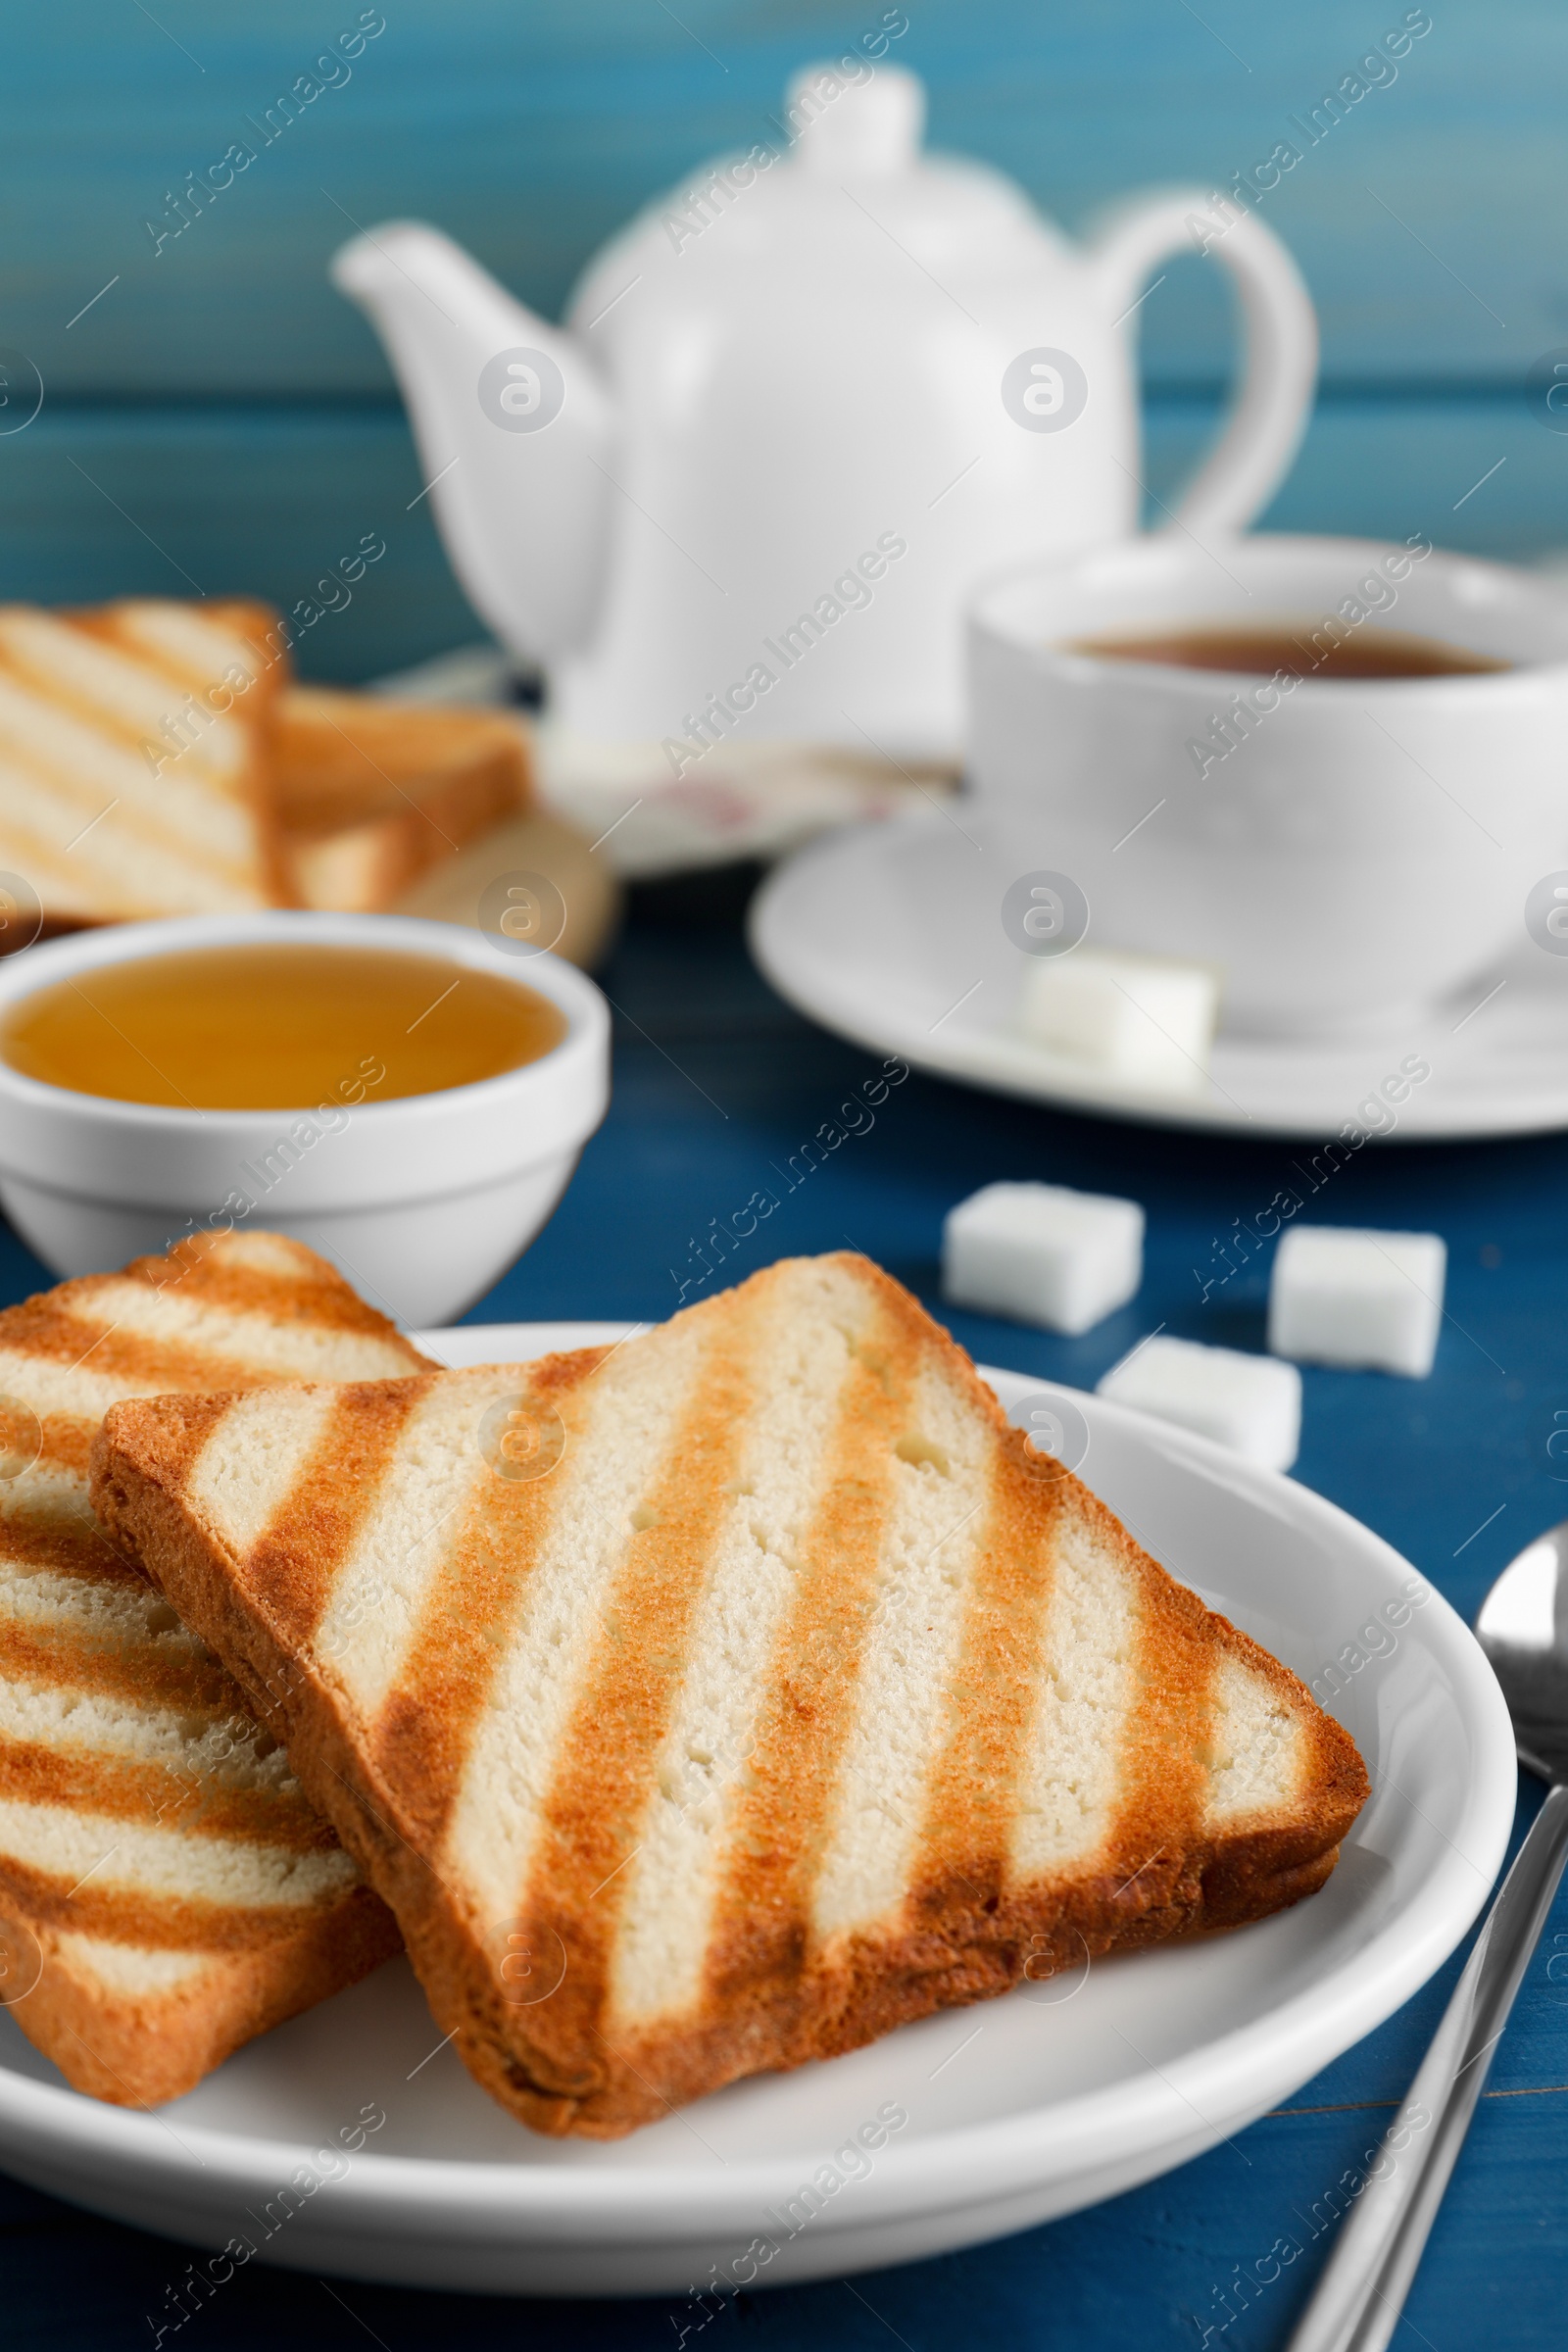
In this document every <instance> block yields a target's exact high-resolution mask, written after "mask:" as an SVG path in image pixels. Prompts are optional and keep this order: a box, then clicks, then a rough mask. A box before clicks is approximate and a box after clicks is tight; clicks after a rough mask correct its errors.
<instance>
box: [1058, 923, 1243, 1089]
mask: <svg viewBox="0 0 1568 2352" xmlns="http://www.w3.org/2000/svg"><path fill="white" fill-rule="evenodd" d="M1218 1015H1219V981H1218V978H1217V976H1216V975H1215V974H1214V973H1213V972H1212V971H1210V970H1208V969H1207V968H1206V967H1205V966H1204V965H1202V964H1200V963H1176V962H1171V961H1168V960H1166V959H1165V958H1163V957H1160V956H1123V955H1118V954H1115V953H1113V952H1112V951H1111V950H1110V949H1108V948H1089V947H1083V948H1075V949H1074V950H1073V951H1072V953H1071V954H1070V955H1066V956H1040V957H1038V958H1035V959H1032V960H1031V961H1030V963H1029V965H1028V968H1027V970H1026V971H1025V973H1024V982H1023V996H1022V1000H1021V1002H1020V1005H1019V1008H1018V1018H1019V1021H1020V1024H1021V1026H1022V1028H1023V1029H1024V1031H1025V1033H1026V1034H1027V1035H1028V1036H1030V1037H1032V1038H1033V1039H1034V1040H1035V1041H1036V1043H1037V1044H1039V1045H1042V1046H1050V1047H1051V1048H1052V1050H1053V1051H1054V1053H1057V1054H1066V1055H1068V1056H1069V1057H1070V1058H1071V1059H1073V1060H1074V1061H1081V1062H1086V1063H1089V1064H1091V1065H1093V1066H1095V1067H1097V1068H1099V1069H1101V1070H1103V1071H1104V1072H1105V1073H1106V1075H1107V1076H1112V1077H1117V1078H1123V1079H1126V1080H1127V1081H1129V1083H1131V1084H1134V1085H1141V1086H1152V1087H1157V1088H1160V1089H1163V1090H1167V1091H1168V1090H1170V1089H1173V1088H1175V1089H1191V1088H1193V1087H1195V1086H1199V1085H1201V1083H1202V1080H1203V1078H1204V1076H1205V1074H1206V1072H1207V1069H1208V1057H1209V1053H1210V1050H1211V1048H1212V1046H1213V1042H1214V1024H1215V1021H1216V1020H1217V1018H1218Z"/></svg>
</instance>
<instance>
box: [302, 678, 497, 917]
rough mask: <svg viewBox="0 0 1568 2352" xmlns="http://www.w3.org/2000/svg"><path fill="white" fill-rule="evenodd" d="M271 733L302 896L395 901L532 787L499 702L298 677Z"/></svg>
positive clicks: (341, 904)
mask: <svg viewBox="0 0 1568 2352" xmlns="http://www.w3.org/2000/svg"><path fill="white" fill-rule="evenodd" d="M274 745H275V760H276V789H277V795H278V808H279V814H280V819H281V822H282V824H283V825H284V827H285V828H286V833H287V840H288V851H289V856H290V858H292V861H293V873H294V879H295V885H296V888H297V889H298V892H299V895H300V898H301V901H302V903H303V904H304V905H305V906H307V907H324V908H336V909H339V910H342V911H344V912H349V913H363V912H371V911H373V910H375V909H376V908H378V907H390V906H392V905H393V903H394V902H395V901H396V900H397V899H398V898H400V897H401V896H402V895H403V893H404V892H405V891H408V890H411V889H412V888H413V887H414V885H415V884H416V883H417V881H419V879H420V878H421V876H423V875H424V874H426V873H428V872H429V871H430V869H431V868H432V867H436V866H439V865H440V864H441V863H442V862H443V861H444V860H445V859H447V858H453V857H455V856H456V855H457V853H458V852H459V851H460V850H462V849H464V848H465V847H466V845H467V844H468V843H469V842H471V841H474V840H476V839H477V838H478V836H479V835H481V834H482V833H484V832H485V831H487V830H488V829H489V827H491V826H492V825H496V824H499V823H500V822H501V821H502V820H503V819H504V818H506V817H509V816H513V815H515V814H516V813H517V812H518V811H519V810H520V809H524V808H526V807H527V806H528V802H529V799H530V778H529V765H528V754H527V746H526V740H525V737H524V735H523V731H522V729H521V728H520V727H519V726H518V725H517V724H516V723H515V721H514V720H512V719H510V718H508V717H506V716H505V715H503V714H502V713H499V712H497V711H469V710H464V709H459V708H448V707H444V706H433V705H432V706H424V705H420V704H403V703H391V702H382V701H378V700H376V699H375V698H374V697H373V696H370V695H356V694H342V693H337V692H335V691H333V690H331V689H329V688H326V687H319V686H297V687H293V688H291V689H290V691H289V692H288V693H287V694H285V695H284V696H283V697H282V698H281V701H280V703H279V705H278V711H277V723H276V732H275V738H274Z"/></svg>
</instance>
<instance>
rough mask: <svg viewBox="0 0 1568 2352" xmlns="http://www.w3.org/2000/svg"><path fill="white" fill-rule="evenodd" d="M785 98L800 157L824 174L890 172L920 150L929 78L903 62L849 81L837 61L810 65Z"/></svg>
mask: <svg viewBox="0 0 1568 2352" xmlns="http://www.w3.org/2000/svg"><path fill="white" fill-rule="evenodd" d="M784 104H785V118H786V120H787V122H788V123H789V127H790V131H791V133H792V135H793V137H794V139H795V142H796V147H795V153H796V155H797V157H798V159H799V160H800V162H801V163H802V164H803V165H804V166H805V168H806V169H807V171H809V172H815V173H817V174H819V175H820V176H821V177H822V178H824V179H842V178H845V177H850V176H853V177H855V178H857V179H860V178H879V179H880V178H891V177H892V176H893V175H894V174H895V173H897V172H907V170H908V169H909V167H910V165H911V164H912V163H913V162H914V160H915V157H916V156H917V155H918V153H919V150H920V138H921V134H922V133H923V131H924V129H925V84H924V82H923V81H922V80H921V79H920V76H919V75H918V73H908V72H907V71H906V69H905V68H904V67H903V66H878V67H877V68H876V69H875V71H874V72H872V73H868V74H867V76H866V78H865V80H864V81H860V82H848V83H847V82H846V81H845V80H844V78H843V76H842V74H841V73H840V72H839V70H838V68H837V67H836V66H831V65H823V66H807V67H806V68H805V69H804V70H803V72H801V73H797V74H796V76H795V78H794V80H793V81H792V82H791V83H790V85H789V88H788V90H787V92H786V93H785V101H784Z"/></svg>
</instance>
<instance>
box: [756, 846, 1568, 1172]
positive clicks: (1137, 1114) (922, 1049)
mask: <svg viewBox="0 0 1568 2352" xmlns="http://www.w3.org/2000/svg"><path fill="white" fill-rule="evenodd" d="M1015 876H1016V860H1013V861H1011V862H1009V861H1008V859H1007V858H1006V856H1005V853H1004V852H1003V851H1002V849H1001V848H1000V847H999V845H998V844H997V842H996V841H995V840H994V839H993V838H992V836H991V834H990V832H989V830H988V828H987V826H986V825H985V823H984V821H983V820H982V819H980V818H979V817H977V816H976V815H975V814H974V813H973V811H972V810H970V809H966V808H965V807H964V805H963V804H962V803H961V802H960V803H959V804H958V806H957V808H956V811H955V813H954V815H953V816H952V817H944V816H942V815H940V814H935V813H933V814H931V815H929V816H922V817H918V818H911V819H907V820H899V821H895V822H889V823H884V824H876V825H857V826H854V827H851V828H849V829H847V830H846V831H844V832H842V833H834V834H830V835H829V836H828V837H827V838H826V839H825V840H823V841H818V842H813V843H812V844H811V845H810V847H809V848H808V849H804V850H802V851H800V852H799V853H798V854H797V855H796V856H795V857H794V858H791V859H790V860H789V861H788V863H787V864H785V865H783V866H781V867H780V868H779V869H778V870H777V871H776V872H775V873H774V874H773V875H772V876H771V877H770V878H769V879H768V881H767V882H765V883H764V884H763V886H762V888H761V889H760V891H759V893H758V895H757V898H756V899H755V900H754V902H753V906H752V917H751V943H752V952H753V954H754V955H755V956H756V957H757V960H758V962H759V964H760V966H761V968H762V971H763V973H764V974H765V975H766V977H767V978H768V979H769V980H770V981H771V982H772V984H773V986H774V987H775V988H776V989H777V990H778V992H779V994H780V995H781V996H784V997H787V998H788V999H789V1001H790V1003H791V1004H792V1005H797V1006H799V1008H800V1010H801V1011H802V1012H805V1013H808V1014H809V1016H810V1017H811V1019H812V1020H814V1021H820V1022H821V1024H822V1025H823V1027H824V1028H827V1029H834V1030H837V1031H838V1032H839V1034H840V1035H841V1036H844V1037H849V1038H853V1039H854V1040H855V1041H856V1043H857V1044H858V1045H863V1046H868V1047H869V1048H870V1049H871V1050H872V1052H873V1053H876V1054H900V1055H902V1056H903V1058H904V1059H905V1060H906V1061H907V1062H909V1063H910V1064H911V1065H912V1066H913V1067H914V1068H916V1069H923V1070H933V1071H935V1072H936V1073H937V1074H938V1075H939V1076H941V1077H944V1078H956V1079H958V1080H960V1081H961V1082H962V1083H963V1084H965V1085H968V1086H978V1087H984V1088H986V1089H987V1090H988V1091H990V1092H992V1093H995V1094H1001V1095H1022V1096H1024V1097H1026V1098H1028V1099H1030V1100H1033V1101H1036V1102H1041V1103H1063V1104H1066V1105H1068V1106H1069V1107H1071V1108H1072V1109H1075V1110H1085V1111H1092V1112H1096V1113H1098V1114H1099V1115H1101V1116H1102V1117H1106V1118H1118V1119H1138V1120H1145V1121H1148V1122H1150V1123H1152V1124H1154V1125H1158V1126H1168V1127H1217V1128H1230V1129H1234V1130H1236V1131H1237V1132H1238V1133H1242V1134H1247V1135H1258V1136H1263V1135H1278V1136H1291V1137H1298V1138H1315V1139H1316V1140H1317V1141H1318V1142H1320V1143H1321V1142H1322V1141H1324V1140H1325V1139H1326V1138H1328V1137H1331V1136H1336V1135H1338V1134H1339V1133H1340V1132H1341V1130H1342V1129H1343V1128H1344V1127H1345V1126H1346V1124H1347V1122H1349V1121H1354V1122H1356V1126H1357V1132H1358V1133H1362V1132H1364V1130H1365V1129H1366V1128H1367V1127H1368V1126H1375V1127H1376V1129H1377V1130H1378V1132H1380V1133H1386V1134H1393V1135H1395V1136H1397V1137H1400V1138H1403V1139H1404V1140H1405V1141H1408V1142H1414V1141H1418V1140H1419V1141H1437V1140H1439V1139H1441V1138H1444V1137H1456V1136H1481V1135H1527V1134H1535V1133H1539V1132H1542V1131H1544V1130H1547V1129H1551V1128H1557V1127H1568V957H1559V956H1546V955H1544V954H1543V953H1542V952H1541V951H1540V949H1538V948H1536V947H1535V946H1534V945H1532V943H1531V941H1530V940H1529V939H1528V937H1527V936H1526V934H1525V929H1524V911H1523V908H1521V909H1520V921H1519V950H1518V954H1517V956H1515V957H1514V958H1513V959H1512V960H1511V961H1510V963H1509V964H1508V966H1507V967H1506V969H1504V970H1498V971H1495V972H1492V973H1489V974H1488V975H1487V977H1486V978H1485V979H1482V980H1478V981H1477V982H1476V983H1475V984H1474V986H1473V987H1471V988H1469V989H1468V990H1466V991H1465V992H1464V994H1463V995H1462V996H1461V997H1459V998H1457V999H1455V1000H1454V1001H1452V1002H1451V1003H1450V1002H1444V1003H1441V1004H1435V1005H1426V1006H1423V1007H1421V1008H1420V1009H1419V1010H1413V1011H1405V1012H1400V1013H1393V1014H1391V1015H1389V1016H1388V1017H1387V1018H1386V1019H1385V1018H1374V1019H1369V1020H1368V1022H1367V1025H1366V1027H1365V1028H1364V1029H1363V1030H1362V1031H1360V1032H1359V1033H1358V1034H1357V1035H1356V1036H1355V1037H1354V1038H1353V1039H1347V1038H1338V1039H1335V1040H1332V1041H1329V1040H1323V1039H1312V1038H1306V1039H1299V1040H1295V1041H1283V1040H1279V1039H1268V1040H1264V1039H1260V1038H1246V1037H1233V1036H1229V1035H1227V1034H1226V1033H1225V1032H1224V1031H1222V1032H1221V1034H1220V1036H1219V1038H1218V1040H1217V1041H1216V1044H1215V1048H1214V1056H1213V1065H1212V1071H1211V1075H1210V1078H1209V1080H1208V1081H1207V1082H1204V1081H1202V1080H1199V1081H1197V1082H1196V1083H1195V1085H1194V1087H1193V1089H1192V1091H1191V1092H1186V1091H1184V1092H1182V1093H1181V1094H1170V1093H1155V1092H1153V1091H1152V1090H1151V1089H1148V1088H1142V1087H1137V1086H1132V1085H1129V1084H1127V1083H1126V1082H1124V1081H1123V1080H1120V1079H1116V1078H1109V1077H1105V1076H1103V1075H1102V1074H1101V1073H1100V1072H1098V1071H1096V1070H1094V1069H1093V1068H1091V1067H1089V1066H1087V1065H1085V1064H1083V1063H1077V1062H1074V1061H1072V1060H1070V1059H1069V1058H1067V1057H1066V1056H1065V1055H1063V1054H1054V1053H1053V1052H1051V1051H1050V1049H1049V1048H1047V1047H1045V1046H1038V1045H1035V1044H1034V1043H1033V1042H1032V1041H1031V1040H1030V1039H1028V1038H1026V1037H1024V1036H1022V1035H1021V1034H1019V1033H1018V1032H1017V1031H1016V1030H1015V1028H1014V1027H1013V1010H1014V1006H1015V1005H1016V1002H1017V997H1018V990H1019V983H1020V977H1021V969H1022V957H1021V956H1020V955H1019V953H1018V951H1017V949H1016V948H1015V947H1013V945H1012V944H1011V943H1010V941H1009V940H1008V939H1007V937H1006V935H1005V932H1004V930H1003V927H1002V920H1001V904H1002V898H1003V894H1004V892H1005V890H1006V888H1007V885H1008V884H1009V883H1010V882H1011V881H1013V880H1014V879H1015ZM1433 920H1434V921H1435V922H1437V921H1441V920H1442V911H1441V909H1440V908H1434V910H1433ZM1092 921H1093V910H1091V924H1092ZM1092 936H1093V930H1092V929H1091V937H1092ZM1324 952H1325V954H1328V953H1332V948H1331V946H1330V945H1329V944H1328V943H1327V938H1326V943H1325V951H1324ZM1410 1059H1413V1060H1415V1061H1417V1062H1424V1063H1425V1064H1426V1065H1427V1067H1428V1069H1429V1070H1430V1076H1428V1077H1427V1078H1425V1079H1424V1080H1422V1081H1420V1082H1419V1083H1417V1084H1416V1085H1415V1086H1413V1087H1408V1088H1405V1089H1404V1090H1403V1092H1404V1099H1403V1101H1402V1102H1401V1103H1399V1104H1398V1105H1397V1108H1391V1107H1390V1106H1389V1104H1388V1102H1387V1099H1386V1097H1383V1098H1381V1099H1380V1100H1379V1102H1378V1103H1376V1104H1375V1106H1374V1108H1373V1109H1372V1110H1371V1111H1369V1112H1367V1113H1365V1114H1363V1112H1362V1109H1361V1105H1363V1104H1364V1103H1367V1102H1368V1101H1369V1099H1370V1098H1374V1097H1379V1095H1380V1090H1381V1089H1382V1088H1383V1086H1384V1082H1385V1081H1386V1080H1393V1081H1394V1082H1395V1088H1396V1090H1398V1089H1399V1087H1400V1083H1401V1082H1400V1080H1399V1067H1400V1063H1401V1062H1404V1061H1407V1060H1410ZM1354 1148H1357V1149H1358V1148H1359V1147H1358V1146H1355V1147H1354Z"/></svg>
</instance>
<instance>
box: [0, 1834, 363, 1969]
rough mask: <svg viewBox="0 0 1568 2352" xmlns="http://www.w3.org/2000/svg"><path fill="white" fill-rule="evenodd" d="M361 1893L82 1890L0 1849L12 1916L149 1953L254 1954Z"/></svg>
mask: <svg viewBox="0 0 1568 2352" xmlns="http://www.w3.org/2000/svg"><path fill="white" fill-rule="evenodd" d="M112 1843H113V1839H112V1838H110V1839H106V1841H105V1851H106V1852H107V1851H108V1849H109V1846H110V1845H112ZM106 1868H107V1866H106ZM363 1891H364V1890H363V1889H361V1888H355V1889H353V1890H352V1892H351V1890H350V1889H349V1888H348V1887H344V1886H337V1887H332V1888H330V1889H329V1890H327V1891H326V1892H324V1893H322V1894H319V1895H317V1896H315V1897H314V1898H312V1899H309V1900H305V1901H300V1902H279V1903H264V1904H257V1905H248V1904H242V1903H230V1902H219V1901H212V1900H209V1899H207V1898H206V1897H204V1896H201V1895H173V1894H154V1893H151V1892H150V1891H148V1890H147V1889H146V1888H145V1887H130V1886H125V1885H116V1884H115V1882H114V1881H113V1880H110V1881H109V1883H108V1884H107V1885H106V1884H104V1883H103V1881H102V1878H93V1879H89V1880H88V1881H87V1882H86V1884H85V1885H81V1884H80V1883H79V1882H73V1881H72V1880H71V1879H68V1878H66V1877H65V1876H63V1875H61V1874H57V1873H55V1872H52V1871H44V1870H39V1869H37V1868H36V1867H35V1866H34V1865H33V1864H31V1863H27V1862H23V1861H20V1860H19V1859H18V1858H17V1857H16V1856H15V1855H14V1854H8V1853H7V1852H5V1850H4V1847H3V1845H0V1902H3V1903H4V1905H5V1908H6V1909H7V1910H9V1911H10V1912H11V1913H12V1915H13V1916H14V1917H15V1916H20V1917H22V1918H23V1919H34V1920H37V1921H39V1922H40V1923H42V1924H45V1925H47V1926H49V1927H53V1928H69V1929H71V1930H73V1932H74V1933H75V1934H76V1935H79V1936H107V1937H108V1938H109V1939H110V1940H111V1941H112V1942H114V1943H134V1944H142V1945H145V1946H146V1947H147V1948H148V1949H150V1950H152V1951H196V1952H245V1951H258V1950H260V1949H263V1948H264V1947H265V1946H267V1945H268V1944H271V1943H275V1942H276V1941H277V1940H278V1938H279V1936H290V1935H297V1934H299V1933H300V1931H301V1930H302V1929H303V1928H304V1927H306V1926H307V1925H308V1924H309V1923H310V1922H312V1921H313V1920H315V1919H317V1918H318V1917H319V1916H320V1915H321V1914H323V1913H324V1912H326V1911H329V1910H331V1909H333V1908H335V1907H337V1906H341V1905H343V1904H344V1902H345V1898H347V1899H348V1900H349V1901H352V1900H353V1899H354V1894H356V1893H360V1892H363Z"/></svg>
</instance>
